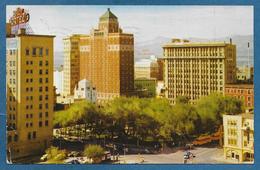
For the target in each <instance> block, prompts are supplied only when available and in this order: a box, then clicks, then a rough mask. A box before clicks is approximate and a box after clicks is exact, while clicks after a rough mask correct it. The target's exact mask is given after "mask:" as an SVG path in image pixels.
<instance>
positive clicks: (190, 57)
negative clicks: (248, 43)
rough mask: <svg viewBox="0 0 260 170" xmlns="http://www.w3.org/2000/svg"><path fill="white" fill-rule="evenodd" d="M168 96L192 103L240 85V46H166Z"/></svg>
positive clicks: (180, 43)
mask: <svg viewBox="0 0 260 170" xmlns="http://www.w3.org/2000/svg"><path fill="white" fill-rule="evenodd" d="M163 52H164V83H165V87H166V91H165V92H166V93H165V96H166V97H167V98H168V99H169V100H170V101H171V103H174V101H175V99H176V98H177V97H178V96H188V97H189V98H190V99H191V101H194V100H196V99H199V98H200V97H201V96H206V95H208V94H210V93H212V92H220V93H224V90H225V84H227V83H234V82H235V81H236V46H235V45H233V44H232V43H224V42H223V43H222V42H220V43H218V42H209V43H192V42H189V41H188V40H180V39H173V40H172V42H171V43H168V44H166V45H164V46H163Z"/></svg>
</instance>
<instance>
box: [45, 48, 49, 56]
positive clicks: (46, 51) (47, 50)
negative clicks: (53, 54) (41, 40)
mask: <svg viewBox="0 0 260 170" xmlns="http://www.w3.org/2000/svg"><path fill="white" fill-rule="evenodd" d="M45 55H46V56H48V55H49V49H48V48H46V50H45Z"/></svg>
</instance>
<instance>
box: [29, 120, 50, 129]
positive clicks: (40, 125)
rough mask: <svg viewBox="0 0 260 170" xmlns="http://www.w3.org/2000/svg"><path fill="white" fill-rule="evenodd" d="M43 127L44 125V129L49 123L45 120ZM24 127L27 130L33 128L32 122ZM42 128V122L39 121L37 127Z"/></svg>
mask: <svg viewBox="0 0 260 170" xmlns="http://www.w3.org/2000/svg"><path fill="white" fill-rule="evenodd" d="M44 125H45V126H46V127H47V126H49V121H48V120H45V122H44ZM25 126H26V127H27V128H29V127H33V123H32V122H30V123H26V124H25ZM42 126H43V122H42V121H39V127H42Z"/></svg>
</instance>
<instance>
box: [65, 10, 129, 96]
mask: <svg viewBox="0 0 260 170" xmlns="http://www.w3.org/2000/svg"><path fill="white" fill-rule="evenodd" d="M64 51H65V63H64V80H65V82H64V94H65V95H71V94H73V89H74V88H75V85H76V84H77V82H78V81H80V80H83V79H86V80H88V81H90V83H91V84H92V85H93V87H96V92H97V100H98V101H103V100H107V99H112V98H114V97H118V96H121V95H124V96H129V95H132V93H133V92H134V37H133V34H127V33H123V31H122V29H121V28H120V27H119V23H118V19H117V17H116V16H115V15H114V14H113V13H112V12H111V11H110V9H108V10H107V11H106V12H105V14H103V15H102V16H101V17H100V18H99V25H98V29H93V30H91V32H90V34H89V35H72V36H70V37H69V38H66V39H64Z"/></svg>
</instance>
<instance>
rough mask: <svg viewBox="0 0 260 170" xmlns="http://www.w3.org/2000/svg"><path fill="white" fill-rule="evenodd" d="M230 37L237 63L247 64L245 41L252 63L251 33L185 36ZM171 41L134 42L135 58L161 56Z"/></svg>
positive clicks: (57, 56)
mask: <svg viewBox="0 0 260 170" xmlns="http://www.w3.org/2000/svg"><path fill="white" fill-rule="evenodd" d="M230 38H232V43H233V44H236V47H237V65H238V66H241V65H245V64H247V56H248V48H247V43H248V42H249V43H250V48H249V55H250V58H249V60H250V64H251V65H252V64H253V62H254V59H253V56H254V55H253V46H254V45H253V35H234V36H231V37H222V38H217V39H202V38H196V37H191V38H187V39H188V40H190V41H191V42H209V41H225V42H229V41H230ZM170 41H171V38H168V37H163V36H161V37H156V38H154V39H152V40H148V41H143V42H139V43H135V52H134V53H135V60H138V59H142V58H149V57H150V56H151V55H155V56H158V57H160V56H162V54H163V50H162V46H163V45H164V44H166V43H168V42H170ZM63 58H64V57H63V52H60V51H57V52H55V53H54V65H55V67H58V66H59V65H62V64H63Z"/></svg>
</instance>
